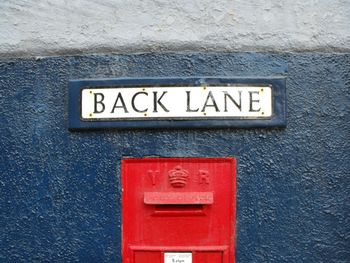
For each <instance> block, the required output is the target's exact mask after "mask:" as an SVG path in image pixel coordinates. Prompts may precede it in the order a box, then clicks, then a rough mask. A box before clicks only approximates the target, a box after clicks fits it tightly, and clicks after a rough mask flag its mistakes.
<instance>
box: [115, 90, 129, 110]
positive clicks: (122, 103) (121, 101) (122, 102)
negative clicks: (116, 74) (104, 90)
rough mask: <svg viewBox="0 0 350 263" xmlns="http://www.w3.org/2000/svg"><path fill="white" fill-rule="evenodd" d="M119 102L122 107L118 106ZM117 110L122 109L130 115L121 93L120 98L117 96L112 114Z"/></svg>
mask: <svg viewBox="0 0 350 263" xmlns="http://www.w3.org/2000/svg"><path fill="white" fill-rule="evenodd" d="M119 100H120V103H121V105H119V106H118V105H117V104H118V101H119ZM117 108H122V109H123V110H124V112H125V113H128V110H127V108H126V105H125V102H124V99H123V96H122V94H121V93H120V92H119V93H118V96H117V98H116V100H115V102H114V106H113V109H112V111H111V113H114V110H115V109H117Z"/></svg>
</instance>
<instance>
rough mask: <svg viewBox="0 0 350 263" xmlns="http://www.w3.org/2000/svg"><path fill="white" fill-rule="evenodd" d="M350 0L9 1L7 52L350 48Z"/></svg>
mask: <svg viewBox="0 0 350 263" xmlns="http://www.w3.org/2000/svg"><path fill="white" fill-rule="evenodd" d="M349 14H350V1H349V0H332V1H329V0H307V1H305V0H287V1H275V0H265V1H246V0H216V1H213V0H191V1H188V0H177V1H173V0H104V1H100V0H79V1H66V0H47V1H36V0H2V1H0V25H1V26H0V55H1V56H3V57H4V56H7V57H11V56H12V57H15V56H42V55H53V54H81V53H83V52H84V53H98V52H100V53H101V52H102V53H106V52H115V53H125V52H139V51H141V52H152V51H157V52H159V51H179V50H181V51H252V50H253V51H306V50H309V51H315V50H316V51H331V52H333V51H336V52H343V51H348V50H350V16H349Z"/></svg>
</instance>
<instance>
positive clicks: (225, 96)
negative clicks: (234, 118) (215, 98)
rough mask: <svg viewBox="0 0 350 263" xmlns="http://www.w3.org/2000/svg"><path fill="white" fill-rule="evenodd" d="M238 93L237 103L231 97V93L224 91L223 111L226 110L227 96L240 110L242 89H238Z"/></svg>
mask: <svg viewBox="0 0 350 263" xmlns="http://www.w3.org/2000/svg"><path fill="white" fill-rule="evenodd" d="M238 94H239V103H237V101H235V100H234V99H233V98H232V97H231V95H230V94H228V92H227V91H224V101H225V112H227V98H229V99H230V100H231V101H232V102H233V103H234V104H235V105H236V107H237V108H238V109H239V111H242V91H239V92H238Z"/></svg>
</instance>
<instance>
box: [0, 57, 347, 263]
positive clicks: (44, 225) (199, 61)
mask: <svg viewBox="0 0 350 263" xmlns="http://www.w3.org/2000/svg"><path fill="white" fill-rule="evenodd" d="M209 75H210V76H240V77H251V76H259V77H270V76H277V77H284V76H287V97H288V107H287V115H288V126H287V127H286V128H285V129H257V128H255V129H232V128H231V129H229V128H225V129H214V130H213V129H200V130H198V129H186V130H182V129H175V130H165V129H155V130H142V129H141V130H103V131H87V132H85V131H84V132H70V131H68V93H67V92H68V88H67V85H68V81H69V80H70V79H85V78H87V79H89V78H119V77H131V78H133V77H134V78H140V77H172V76H180V77H191V76H209ZM349 80H350V54H315V53H298V54H262V53H212V54H210V53H209V54H201V53H195V54H137V55H115V56H107V55H106V56H81V57H53V58H46V59H42V60H35V59H14V60H8V61H2V62H0V85H1V89H0V98H1V104H0V111H1V115H0V121H1V126H0V134H1V135H0V136H1V140H0V147H1V150H2V151H1V155H0V164H1V174H0V194H1V198H0V226H1V231H0V262H121V255H120V225H121V222H120V203H119V202H120V191H121V189H120V160H121V158H122V157H123V156H134V157H142V156H169V157H172V156H191V157H199V156H220V157H221V156H236V157H237V159H238V173H237V187H238V192H237V194H238V196H237V249H236V260H237V263H240V262H242V263H243V262H258V263H260V262H276V263H277V262H278V263H279V262H308V263H309V262H311V263H313V262H315V263H316V262H317V263H318V262H336V263H344V262H349V261H350V253H349V246H350V244H349V233H350V222H349V218H350V217H349V210H350V208H349V204H350V202H349V192H350V174H349V171H350V165H349V159H350V156H349V155H350V150H349V128H350V117H349V116H350V114H349V113H350V112H349V108H350V103H349V88H350V81H349Z"/></svg>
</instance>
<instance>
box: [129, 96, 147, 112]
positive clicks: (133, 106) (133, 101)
mask: <svg viewBox="0 0 350 263" xmlns="http://www.w3.org/2000/svg"><path fill="white" fill-rule="evenodd" d="M140 94H144V95H146V96H148V93H147V92H136V93H135V94H134V96H132V99H131V106H132V108H133V109H134V111H136V112H140V113H143V112H147V111H148V108H146V109H144V110H139V109H138V108H136V106H135V99H136V97H137V96H138V95H140Z"/></svg>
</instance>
